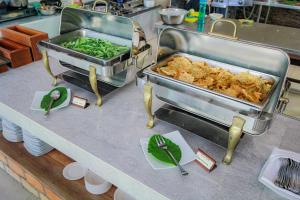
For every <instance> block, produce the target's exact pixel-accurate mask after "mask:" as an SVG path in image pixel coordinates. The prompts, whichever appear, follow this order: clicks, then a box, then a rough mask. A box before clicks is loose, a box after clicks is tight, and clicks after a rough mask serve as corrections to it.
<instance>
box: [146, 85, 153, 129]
mask: <svg viewBox="0 0 300 200" xmlns="http://www.w3.org/2000/svg"><path fill="white" fill-rule="evenodd" d="M152 88H153V87H152V85H151V83H149V82H148V83H146V84H145V85H144V104H145V109H146V112H147V114H148V123H147V128H153V126H154V116H153V114H152Z"/></svg>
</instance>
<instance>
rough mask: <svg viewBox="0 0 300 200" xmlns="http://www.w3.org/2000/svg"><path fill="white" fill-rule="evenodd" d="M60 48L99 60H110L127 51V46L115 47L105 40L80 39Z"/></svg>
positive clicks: (64, 43) (62, 44) (66, 43)
mask: <svg viewBox="0 0 300 200" xmlns="http://www.w3.org/2000/svg"><path fill="white" fill-rule="evenodd" d="M60 45H61V46H63V47H65V48H68V49H71V50H74V51H78V52H80V53H84V54H87V55H89V56H93V57H96V58H100V59H104V60H107V59H110V58H113V57H115V56H117V55H120V54H122V53H125V52H126V51H128V50H129V48H128V47H127V46H120V45H115V44H113V43H111V42H109V41H107V40H102V39H97V38H89V37H80V38H77V39H75V40H73V41H69V42H63V43H61V44H60Z"/></svg>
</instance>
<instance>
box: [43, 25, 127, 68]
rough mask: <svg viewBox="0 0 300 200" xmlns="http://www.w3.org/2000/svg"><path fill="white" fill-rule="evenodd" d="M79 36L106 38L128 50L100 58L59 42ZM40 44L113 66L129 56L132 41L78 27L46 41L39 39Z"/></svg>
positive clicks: (93, 61)
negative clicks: (110, 56) (105, 58)
mask: <svg viewBox="0 0 300 200" xmlns="http://www.w3.org/2000/svg"><path fill="white" fill-rule="evenodd" d="M79 37H89V38H97V39H103V40H107V41H110V42H112V43H113V44H116V45H122V46H127V47H128V48H129V49H128V51H126V52H124V53H122V54H120V55H117V56H114V57H112V58H110V59H107V60H104V59H100V58H96V57H93V56H90V55H87V54H84V53H80V52H78V51H75V50H71V49H68V48H65V47H63V46H61V45H60V44H62V43H63V42H69V41H73V40H75V39H77V38H79ZM40 45H41V46H43V47H46V48H48V49H52V50H55V51H58V52H62V53H66V54H68V55H69V56H73V57H76V58H79V59H83V60H86V61H88V62H91V63H95V64H98V65H101V66H113V65H115V64H117V63H120V62H123V61H125V60H128V59H129V58H130V57H131V55H130V54H131V53H130V52H131V50H130V48H131V46H132V41H131V40H127V39H124V38H120V37H116V36H112V35H107V34H104V33H99V32H95V31H91V30H88V29H80V30H76V31H72V32H68V33H65V34H62V35H59V36H57V37H54V38H52V39H49V40H47V41H41V42H40ZM62 61H65V62H67V61H66V60H62Z"/></svg>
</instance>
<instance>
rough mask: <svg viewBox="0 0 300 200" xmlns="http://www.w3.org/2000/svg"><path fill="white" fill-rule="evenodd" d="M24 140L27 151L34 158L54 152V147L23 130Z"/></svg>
mask: <svg viewBox="0 0 300 200" xmlns="http://www.w3.org/2000/svg"><path fill="white" fill-rule="evenodd" d="M23 139H24V147H25V149H26V150H27V151H28V152H29V153H30V154H31V155H33V156H42V155H44V154H46V153H48V152H49V151H51V150H53V147H52V146H50V145H49V144H47V143H46V142H44V141H42V140H40V139H38V138H37V137H35V136H33V135H32V134H30V133H29V132H28V131H26V130H24V129H23Z"/></svg>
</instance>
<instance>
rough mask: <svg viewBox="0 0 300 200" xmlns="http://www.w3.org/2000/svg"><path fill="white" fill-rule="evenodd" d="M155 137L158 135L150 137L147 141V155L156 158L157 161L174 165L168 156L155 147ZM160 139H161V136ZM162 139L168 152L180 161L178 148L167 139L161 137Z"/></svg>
mask: <svg viewBox="0 0 300 200" xmlns="http://www.w3.org/2000/svg"><path fill="white" fill-rule="evenodd" d="M157 136H158V135H152V136H151V138H150V139H149V143H148V153H150V154H152V155H153V156H154V157H155V158H157V159H158V160H160V161H162V162H165V163H169V164H173V165H175V163H174V162H173V161H172V159H171V158H170V157H169V156H168V154H167V153H166V152H165V151H164V150H163V149H161V148H159V147H158V146H157V143H156V140H155V137H157ZM161 137H163V136H161ZM163 138H164V140H165V142H166V145H167V146H168V150H169V151H170V152H171V153H172V154H173V156H174V157H175V159H176V160H177V161H178V162H179V161H180V160H181V150H180V147H179V146H178V145H177V144H175V143H173V142H172V141H171V140H169V139H168V138H165V137H163Z"/></svg>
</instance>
